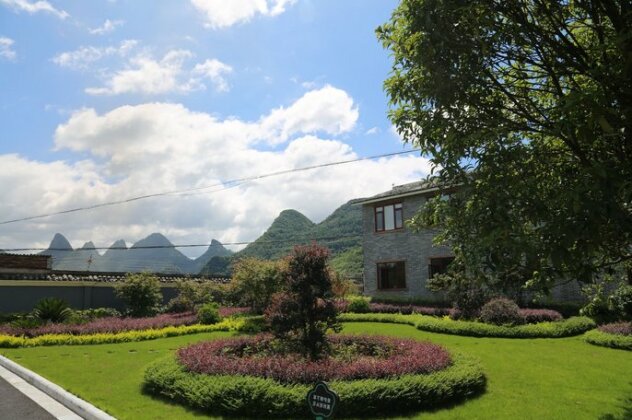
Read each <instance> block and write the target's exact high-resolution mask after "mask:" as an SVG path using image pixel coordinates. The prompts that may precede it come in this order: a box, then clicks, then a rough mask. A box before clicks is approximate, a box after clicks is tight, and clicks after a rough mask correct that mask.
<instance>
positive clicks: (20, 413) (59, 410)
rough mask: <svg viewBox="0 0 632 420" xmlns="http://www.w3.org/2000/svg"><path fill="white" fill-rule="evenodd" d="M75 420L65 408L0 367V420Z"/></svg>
mask: <svg viewBox="0 0 632 420" xmlns="http://www.w3.org/2000/svg"><path fill="white" fill-rule="evenodd" d="M54 419H60V420H77V419H79V420H80V419H81V417H79V416H77V415H76V414H74V413H73V412H71V411H70V410H68V409H67V408H66V407H64V406H63V405H61V404H60V403H58V402H57V401H55V400H53V399H52V398H50V397H49V396H48V395H46V394H44V393H43V392H41V391H40V390H38V389H37V388H35V387H33V386H32V385H30V384H28V383H26V382H25V381H24V380H22V378H20V377H19V376H17V375H14V374H13V373H11V372H9V371H8V370H6V369H4V368H3V367H0V420H54Z"/></svg>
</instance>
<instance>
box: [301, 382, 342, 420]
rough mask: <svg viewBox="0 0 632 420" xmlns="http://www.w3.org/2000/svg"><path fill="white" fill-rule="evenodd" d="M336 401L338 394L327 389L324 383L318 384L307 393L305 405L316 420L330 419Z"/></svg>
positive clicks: (336, 403)
mask: <svg viewBox="0 0 632 420" xmlns="http://www.w3.org/2000/svg"><path fill="white" fill-rule="evenodd" d="M338 401H340V400H339V398H338V394H336V393H335V392H334V391H332V390H331V389H329V387H328V386H327V384H326V383H325V382H318V383H317V384H316V385H315V386H314V388H312V390H311V391H309V392H308V393H307V405H308V406H309V409H310V411H311V412H312V414H313V415H314V417H315V419H316V420H324V419H329V418H332V416H333V415H334V410H335V409H336V405H338Z"/></svg>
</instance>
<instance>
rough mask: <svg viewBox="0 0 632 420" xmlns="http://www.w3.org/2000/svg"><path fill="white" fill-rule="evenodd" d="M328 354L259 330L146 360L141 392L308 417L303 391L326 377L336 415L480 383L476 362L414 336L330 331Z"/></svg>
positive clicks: (438, 401)
mask: <svg viewBox="0 0 632 420" xmlns="http://www.w3.org/2000/svg"><path fill="white" fill-rule="evenodd" d="M329 341H330V345H331V349H332V352H331V356H330V357H328V358H324V359H321V360H319V361H310V360H308V359H305V358H303V357H302V356H300V355H297V354H292V353H290V352H288V351H287V350H284V349H279V348H278V347H277V344H275V342H274V341H273V340H272V339H271V338H270V337H269V336H265V335H261V336H257V337H247V338H232V339H222V340H216V341H213V342H205V343H200V344H194V345H191V346H188V347H186V348H182V349H180V350H179V351H178V352H177V354H176V356H175V357H173V358H169V359H166V360H165V359H163V360H161V361H158V362H156V363H154V364H153V365H151V366H150V367H149V368H148V369H147V371H146V372H145V381H144V387H145V390H146V391H148V392H150V393H153V394H158V395H162V396H163V397H167V398H170V399H173V400H176V401H180V402H183V403H184V404H186V405H188V406H191V407H195V408H198V409H202V410H205V411H207V412H209V413H211V414H213V415H238V416H249V417H254V418H262V417H277V418H278V417H282V418H285V417H289V418H299V417H308V416H309V413H310V412H309V409H308V407H307V404H306V395H307V393H308V391H309V390H310V389H311V388H312V387H313V385H314V384H315V383H316V382H317V381H319V380H327V381H328V383H329V386H330V388H331V389H333V390H334V391H336V392H337V394H338V396H339V397H340V402H339V405H338V406H337V410H336V415H337V416H342V417H344V416H354V417H358V416H376V415H394V414H400V413H406V412H411V411H419V410H421V409H427V408H431V407H436V406H441V405H445V404H448V403H455V402H458V401H460V400H463V399H464V398H466V397H468V396H471V395H475V394H478V393H480V392H482V391H483V390H484V388H485V383H486V380H485V376H484V374H483V371H482V369H481V367H480V364H479V363H478V361H477V360H475V359H472V358H471V357H468V356H465V355H461V354H449V353H448V352H447V351H446V350H445V349H443V348H442V347H440V346H438V345H435V344H432V343H424V342H416V341H413V340H406V339H397V338H385V337H374V336H332V337H330V339H329Z"/></svg>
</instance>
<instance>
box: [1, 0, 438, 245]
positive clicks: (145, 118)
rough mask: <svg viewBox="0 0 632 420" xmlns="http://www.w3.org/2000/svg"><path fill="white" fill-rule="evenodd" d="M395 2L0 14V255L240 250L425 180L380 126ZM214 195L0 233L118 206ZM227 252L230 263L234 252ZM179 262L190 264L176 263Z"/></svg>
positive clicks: (44, 4) (135, 5)
mask: <svg viewBox="0 0 632 420" xmlns="http://www.w3.org/2000/svg"><path fill="white" fill-rule="evenodd" d="M396 5H397V1H394V0H343V1H341V0H230V1H227V0H90V1H77V0H38V1H36V0H0V124H1V127H2V130H0V194H1V196H2V200H0V249H8V248H21V247H46V246H47V245H48V243H49V242H50V240H51V239H52V236H53V234H54V233H56V232H60V233H62V234H64V235H65V236H66V237H67V238H68V239H69V240H70V242H71V244H72V245H73V246H74V247H80V246H82V245H83V243H85V242H87V241H92V242H93V243H94V244H95V245H96V246H97V247H107V246H109V245H111V244H112V243H113V242H114V241H116V240H118V239H124V240H125V241H126V242H127V243H128V244H132V243H134V242H136V241H138V240H139V239H142V238H143V237H145V236H147V235H148V234H150V233H152V232H160V233H162V234H164V235H165V236H167V237H168V238H169V239H170V240H171V241H172V242H173V243H175V244H192V243H195V244H197V243H200V244H204V243H210V241H211V239H217V240H219V241H220V242H223V243H230V242H244V241H252V240H254V239H256V238H257V237H259V236H260V235H261V234H262V233H263V232H264V231H265V229H266V228H267V227H268V226H269V225H270V224H271V223H272V221H273V220H274V219H275V218H276V217H277V216H278V214H279V213H280V212H281V211H282V210H284V209H289V208H292V209H296V210H298V211H300V212H302V213H303V214H305V215H306V216H307V217H309V218H310V219H311V220H313V221H314V222H320V221H321V220H323V219H324V218H325V217H326V216H328V215H329V214H331V212H333V211H334V210H335V209H336V208H337V207H339V206H340V205H342V204H344V203H345V202H347V201H348V200H350V199H354V198H360V197H367V196H370V195H373V194H376V193H379V192H383V191H386V190H388V189H390V188H391V187H392V185H399V184H403V183H406V182H412V181H415V180H419V179H420V178H423V177H425V176H426V175H427V174H428V173H429V172H430V163H429V162H428V160H427V159H425V158H423V157H421V156H419V155H418V153H410V154H404V155H398V156H392V157H386V158H381V159H377V160H364V161H361V162H356V163H350V164H346V165H339V166H333V167H331V166H330V167H326V168H321V169H316V170H311V171H304V172H296V173H292V174H287V175H282V176H276V177H268V178H264V179H260V180H257V181H253V182H247V183H243V184H239V185H237V186H235V185H234V184H231V183H230V182H229V181H231V180H235V179H241V178H247V177H255V176H259V175H263V174H268V173H271V172H276V171H281V170H287V169H293V168H300V167H305V166H311V165H319V164H324V163H329V162H337V161H343V160H350V159H355V158H360V157H366V156H375V155H380V154H386V153H392V152H400V151H404V150H409V149H410V148H411V146H410V145H406V144H404V143H403V142H402V141H401V139H400V137H399V136H398V135H397V132H396V130H395V129H394V128H393V127H392V124H391V123H390V122H389V120H388V117H387V112H388V109H389V108H388V99H387V97H386V94H385V92H384V90H383V82H384V80H385V79H386V78H387V77H388V74H389V71H390V68H391V65H392V63H391V58H390V57H389V53H388V51H386V50H384V49H383V48H382V46H381V45H380V43H379V42H378V41H377V39H376V37H375V28H376V27H377V26H379V25H380V24H382V23H385V22H386V21H387V20H388V19H389V17H390V15H391V13H392V11H393V9H394V8H395V7H396ZM207 186H211V187H210V188H206V189H200V190H197V191H196V192H195V193H188V194H169V195H167V196H159V197H154V198H149V199H145V200H139V201H134V202H131V203H126V204H121V205H116V206H108V207H102V208H97V209H93V210H89V211H83V212H76V213H69V214H65V215H56V216H51V217H46V218H39V219H33V220H29V221H23V222H17V223H8V224H1V222H3V221H7V220H13V219H18V218H23V217H29V216H33V215H41V214H49V213H55V212H60V211H64V210H67V209H73V208H77V207H85V206H91V205H95V204H99V203H105V202H110V201H119V200H125V199H127V198H130V197H135V196H140V195H146V194H154V193H161V192H167V191H180V190H188V189H194V188H201V187H207ZM236 249H238V247H233V250H236ZM182 251H183V252H185V253H187V254H188V255H189V256H191V257H194V256H196V255H198V254H200V253H202V252H203V251H204V249H202V248H199V249H198V248H189V249H183V250H182Z"/></svg>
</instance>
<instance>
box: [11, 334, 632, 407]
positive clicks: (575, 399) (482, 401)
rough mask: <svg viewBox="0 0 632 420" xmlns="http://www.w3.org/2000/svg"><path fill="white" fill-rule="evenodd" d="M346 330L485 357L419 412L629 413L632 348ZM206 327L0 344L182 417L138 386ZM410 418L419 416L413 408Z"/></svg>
mask: <svg viewBox="0 0 632 420" xmlns="http://www.w3.org/2000/svg"><path fill="white" fill-rule="evenodd" d="M344 331H345V332H347V333H361V332H368V333H375V334H385V335H386V334H392V335H397V336H402V337H412V338H415V339H420V340H431V341H433V342H435V343H439V344H443V345H445V346H446V347H447V348H449V349H452V350H457V351H462V352H467V353H469V354H472V355H475V356H477V357H478V358H480V359H481V361H482V363H483V366H484V369H485V372H486V374H487V378H488V387H487V392H486V393H485V394H484V395H482V396H480V397H478V398H476V399H474V400H471V401H468V402H466V403H464V404H460V405H457V406H456V407H453V408H449V409H441V410H438V411H436V412H433V413H427V412H425V413H420V414H419V415H418V417H419V418H430V419H447V418H463V419H465V418H467V419H474V418H480V419H489V418H507V419H509V418H520V419H529V418H533V419H536V418H538V419H540V418H547V419H565V418H572V419H583V418H585V419H596V418H600V417H601V418H607V419H625V418H632V353H631V352H628V351H624V350H613V349H609V348H603V347H597V346H592V345H589V344H587V343H585V342H583V341H582V338H581V337H571V338H563V339H501V338H473V337H460V336H454V335H444V334H435V333H429V332H424V331H419V330H417V329H415V328H414V327H412V326H407V325H394V324H377V323H348V324H345V329H344ZM230 334H231V333H206V334H197V335H189V336H181V337H173V338H166V339H159V340H152V341H144V342H136V343H125V344H103V345H91V346H55V347H35V348H24V349H1V350H0V354H2V355H4V356H6V357H9V358H11V359H13V360H15V361H16V362H18V363H21V364H22V365H24V366H26V367H28V368H30V369H32V370H34V371H36V372H38V373H39V374H41V375H43V376H45V377H46V378H48V379H50V380H52V381H54V382H56V383H58V384H60V385H61V386H63V387H64V388H66V389H68V390H70V391H71V392H73V393H75V394H77V395H79V396H81V397H82V398H84V399H86V400H88V401H90V402H92V403H93V404H95V405H97V406H98V407H100V408H102V409H105V410H106V411H108V412H109V413H111V414H112V415H114V416H115V417H118V418H121V419H174V418H177V419H185V418H194V417H199V416H201V415H202V414H200V413H198V412H194V411H191V410H187V409H185V408H182V407H180V406H177V405H173V404H170V403H166V402H164V401H162V400H158V399H155V398H152V397H149V396H146V395H143V394H142V393H141V382H142V377H143V372H144V370H145V367H146V366H147V364H149V363H151V362H152V361H153V360H156V359H157V358H161V357H166V356H168V355H169V354H170V353H171V352H172V351H173V350H174V349H176V348H178V347H180V346H183V345H185V344H187V343H191V342H195V341H200V340H205V339H210V338H217V337H225V336H227V335H230ZM412 417H413V418H414V417H415V416H412Z"/></svg>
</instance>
